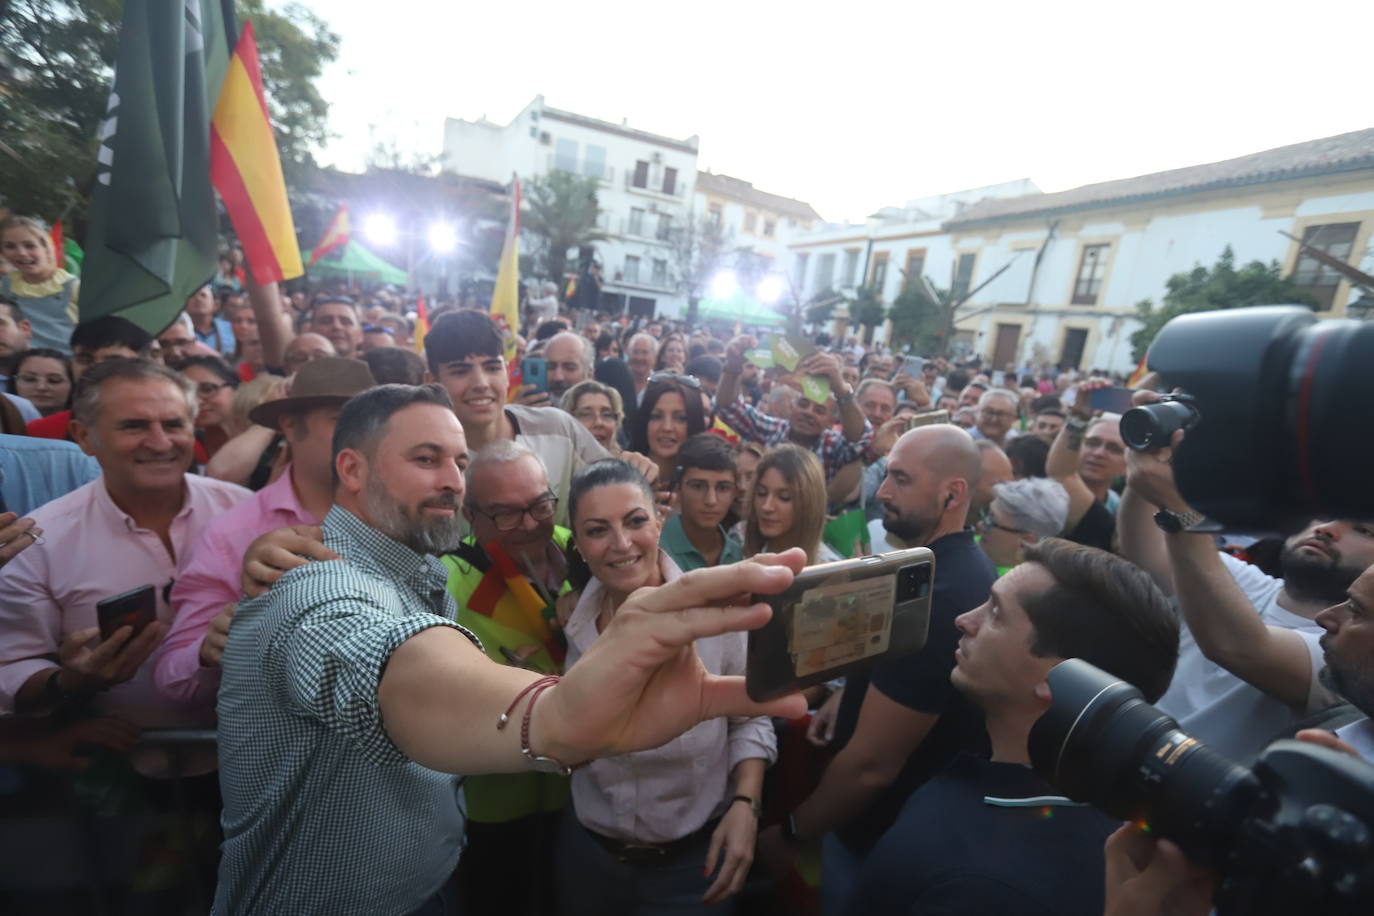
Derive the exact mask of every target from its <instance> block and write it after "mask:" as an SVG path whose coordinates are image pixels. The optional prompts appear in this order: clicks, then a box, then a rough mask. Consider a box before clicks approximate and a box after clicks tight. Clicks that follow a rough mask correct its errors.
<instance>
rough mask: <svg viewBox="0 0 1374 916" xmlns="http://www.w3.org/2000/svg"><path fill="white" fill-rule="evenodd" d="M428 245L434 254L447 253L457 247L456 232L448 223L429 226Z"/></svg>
mask: <svg viewBox="0 0 1374 916" xmlns="http://www.w3.org/2000/svg"><path fill="white" fill-rule="evenodd" d="M429 247H430V249H431V250H433V251H434V253H435V254H449V253H450V252H452V251H453V249H455V248H457V247H458V233H457V232H456V231H455V230H454V228H453V227H452V226H450V225H449V224H448V223H434V224H432V225H431V226H430V227H429Z"/></svg>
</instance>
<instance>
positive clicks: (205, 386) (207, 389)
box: [196, 382, 229, 398]
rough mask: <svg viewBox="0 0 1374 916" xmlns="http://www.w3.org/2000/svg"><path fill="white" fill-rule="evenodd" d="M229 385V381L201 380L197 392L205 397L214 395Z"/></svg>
mask: <svg viewBox="0 0 1374 916" xmlns="http://www.w3.org/2000/svg"><path fill="white" fill-rule="evenodd" d="M228 387H229V383H228V382H200V383H199V384H197V385H196V394H198V395H200V396H201V397H203V398H209V397H214V395H215V392H216V391H219V390H220V389H221V388H228Z"/></svg>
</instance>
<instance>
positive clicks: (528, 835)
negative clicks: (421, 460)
mask: <svg viewBox="0 0 1374 916" xmlns="http://www.w3.org/2000/svg"><path fill="white" fill-rule="evenodd" d="M464 476H465V478H466V484H467V486H466V490H465V492H464V494H463V515H464V517H465V518H467V520H468V523H469V525H470V526H471V529H472V533H471V534H469V535H468V536H467V537H465V538H464V539H463V542H462V543H461V544H460V545H459V546H458V548H457V549H456V550H455V551H454V552H453V553H451V554H447V555H445V556H443V557H440V560H441V561H442V562H443V564H444V566H445V567H446V568H447V569H448V591H449V594H451V595H452V596H453V600H454V601H455V602H456V604H457V605H458V618H457V619H458V623H459V624H461V625H462V626H464V627H466V628H467V629H469V630H471V631H472V632H473V633H474V634H475V635H476V636H477V637H478V638H479V639H480V640H481V641H482V648H483V649H484V650H485V651H486V653H487V656H488V657H489V658H490V659H491V660H492V661H495V662H498V663H500V664H503V665H516V666H518V667H524V668H529V669H532V670H535V671H538V672H540V673H541V674H557V673H559V672H561V671H562V670H563V654H564V644H563V640H562V634H561V633H560V632H558V631H557V630H556V628H555V624H554V613H555V612H554V599H555V598H556V597H557V596H558V595H560V594H562V593H563V592H566V591H567V590H568V588H569V585H568V583H567V581H566V579H567V572H568V564H567V560H566V558H565V556H564V553H563V551H564V550H565V549H566V548H567V545H568V538H569V537H570V535H571V532H570V531H568V529H566V528H563V527H561V526H558V525H555V524H554V522H553V515H554V509H555V507H556V506H557V505H558V497H557V496H556V495H555V494H554V493H553V491H552V490H551V489H550V487H549V475H548V473H547V472H546V471H545V470H544V465H543V463H542V462H541V461H540V460H539V456H538V455H536V454H535V453H534V452H532V451H530V449H529V448H528V447H527V446H525V445H522V444H520V443H519V442H511V441H509V440H505V439H498V440H497V441H495V442H492V443H491V444H489V445H487V446H486V447H485V448H483V449H481V450H479V451H478V452H477V453H476V454H475V455H473V457H472V462H471V463H470V464H469V465H468V468H467V472H466V473H465V475H464ZM465 793H466V796H467V803H468V809H467V810H468V845H467V848H466V849H465V850H464V852H463V858H462V860H461V861H460V863H459V875H460V881H459V893H460V896H461V898H462V901H461V903H462V906H461V907H460V909H465V910H468V911H471V912H474V913H495V912H500V911H503V910H505V911H509V912H514V913H524V912H540V911H543V910H544V909H547V908H548V904H549V903H550V900H549V899H547V895H548V893H549V892H550V891H551V888H550V886H549V883H548V878H547V876H548V875H551V874H552V873H553V872H552V869H553V849H554V844H553V839H554V837H556V836H557V834H558V831H557V829H556V828H557V818H558V812H559V811H561V810H562V809H563V806H564V804H565V802H566V801H567V797H568V780H567V779H565V778H564V777H562V776H558V775H557V774H549V773H497V774H492V775H488V776H473V777H471V778H469V779H468V780H467V782H466V784H465Z"/></svg>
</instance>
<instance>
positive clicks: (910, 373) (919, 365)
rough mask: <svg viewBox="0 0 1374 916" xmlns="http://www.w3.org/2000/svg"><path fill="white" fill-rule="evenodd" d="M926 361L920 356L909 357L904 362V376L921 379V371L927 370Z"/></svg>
mask: <svg viewBox="0 0 1374 916" xmlns="http://www.w3.org/2000/svg"><path fill="white" fill-rule="evenodd" d="M925 364H926V361H925V359H924V358H922V357H920V356H908V357H906V358H905V359H903V360H902V375H905V376H906V377H907V378H914V379H920V377H921V370H922V369H923V368H925Z"/></svg>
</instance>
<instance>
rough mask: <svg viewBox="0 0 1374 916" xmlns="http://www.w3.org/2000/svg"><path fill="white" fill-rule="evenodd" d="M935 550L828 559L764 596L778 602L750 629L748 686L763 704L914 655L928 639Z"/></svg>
mask: <svg viewBox="0 0 1374 916" xmlns="http://www.w3.org/2000/svg"><path fill="white" fill-rule="evenodd" d="M934 576H935V555H934V554H933V553H931V551H930V550H929V549H928V548H925V547H913V548H911V549H909V550H898V551H895V552H893V553H887V554H881V555H879V556H868V557H855V558H853V559H850V560H841V561H840V562H838V563H822V564H820V565H819V566H808V567H807V568H806V569H804V570H802V571H801V572H800V573H799V574H798V575H797V577H796V578H795V579H793V581H792V584H791V586H789V587H788V588H787V589H786V590H785V591H783V592H780V593H779V594H776V595H767V596H760V599H761V600H763V601H765V602H767V603H768V604H769V605H771V606H772V608H773V616H772V617H771V618H770V619H769V621H768V623H766V624H765V625H764V626H763V627H761V628H760V629H757V630H753V631H751V632H750V633H749V653H748V667H747V670H746V674H745V686H746V688H747V690H748V692H749V697H750V699H752V700H754V701H756V702H763V701H766V700H770V699H772V698H774V697H778V696H782V695H783V694H786V693H791V692H792V691H795V690H802V689H804V688H806V687H810V686H811V685H813V684H820V683H823V682H825V681H829V680H832V679H834V678H836V677H838V676H840V675H842V674H844V673H846V672H848V671H853V670H857V669H860V668H867V667H869V666H871V665H873V664H875V663H877V662H879V661H882V660H885V659H889V658H895V657H897V656H901V655H906V654H908V653H911V652H915V651H917V650H918V649H920V648H921V647H922V646H924V645H925V643H926V633H927V629H928V627H929V625H930V600H931V588H932V586H933V584H934Z"/></svg>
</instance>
